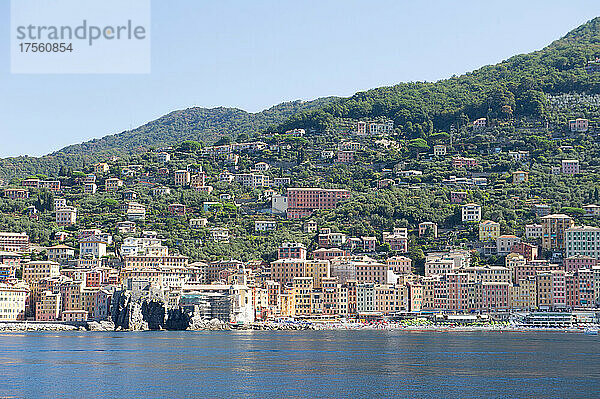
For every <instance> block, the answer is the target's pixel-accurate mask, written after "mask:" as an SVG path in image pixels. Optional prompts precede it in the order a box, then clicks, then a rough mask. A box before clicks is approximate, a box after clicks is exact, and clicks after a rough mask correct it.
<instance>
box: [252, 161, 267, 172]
mask: <svg viewBox="0 0 600 399" xmlns="http://www.w3.org/2000/svg"><path fill="white" fill-rule="evenodd" d="M269 168H270V165H269V164H268V163H266V162H257V163H255V164H254V168H252V170H254V171H256V172H266V171H267V170H269Z"/></svg>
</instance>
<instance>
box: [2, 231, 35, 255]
mask: <svg viewBox="0 0 600 399" xmlns="http://www.w3.org/2000/svg"><path fill="white" fill-rule="evenodd" d="M0 251H5V252H17V253H23V252H28V251H29V236H28V235H27V234H25V233H10V232H0Z"/></svg>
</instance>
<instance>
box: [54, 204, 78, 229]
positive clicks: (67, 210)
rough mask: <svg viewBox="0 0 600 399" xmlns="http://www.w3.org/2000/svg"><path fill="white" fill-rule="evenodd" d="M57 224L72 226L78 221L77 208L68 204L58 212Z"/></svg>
mask: <svg viewBox="0 0 600 399" xmlns="http://www.w3.org/2000/svg"><path fill="white" fill-rule="evenodd" d="M55 213H56V218H55V220H56V224H57V225H59V226H72V225H74V224H76V223H77V208H75V207H72V206H66V207H64V208H61V209H58V210H57V211H56V212H55Z"/></svg>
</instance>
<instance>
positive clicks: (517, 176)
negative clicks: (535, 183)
mask: <svg viewBox="0 0 600 399" xmlns="http://www.w3.org/2000/svg"><path fill="white" fill-rule="evenodd" d="M528 181H529V172H524V171H522V170H517V171H516V172H513V173H512V182H513V184H522V183H527V182H528Z"/></svg>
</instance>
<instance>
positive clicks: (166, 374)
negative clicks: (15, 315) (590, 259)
mask: <svg viewBox="0 0 600 399" xmlns="http://www.w3.org/2000/svg"><path fill="white" fill-rule="evenodd" d="M599 396H600V337H599V336H591V335H584V334H573V333H554V332H523V333H518V332H432V331H411V332H407V331H368V330H367V331H365V330H359V331H222V332H221V331H220V332H190V331H186V332H165V331H162V332H39V333H38V332H31V333H3V334H0V397H2V398H4V397H8V398H116V397H118V398H213V397H214V398H224V397H246V398H249V397H252V398H254V397H257V398H274V397H285V398H301V397H322V398H333V397H378V398H380V397H419V398H488V397H494V398H497V397H503V398H507V397H511V398H512V397H514V398H524V397H528V398H556V397H569V398H592V397H599Z"/></svg>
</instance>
